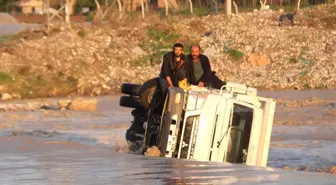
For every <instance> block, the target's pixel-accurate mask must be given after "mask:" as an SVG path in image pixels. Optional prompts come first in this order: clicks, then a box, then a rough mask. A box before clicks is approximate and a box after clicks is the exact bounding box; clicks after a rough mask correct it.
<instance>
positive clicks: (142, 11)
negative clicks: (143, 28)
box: [140, 0, 145, 19]
mask: <svg viewBox="0 0 336 185" xmlns="http://www.w3.org/2000/svg"><path fill="white" fill-rule="evenodd" d="M140 3H141V15H142V18H143V19H144V18H145V5H144V4H145V3H144V0H140Z"/></svg>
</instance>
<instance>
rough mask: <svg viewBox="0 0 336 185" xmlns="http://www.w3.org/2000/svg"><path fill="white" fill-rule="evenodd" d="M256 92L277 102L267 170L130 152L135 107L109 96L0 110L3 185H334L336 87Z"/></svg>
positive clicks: (0, 179)
mask: <svg viewBox="0 0 336 185" xmlns="http://www.w3.org/2000/svg"><path fill="white" fill-rule="evenodd" d="M259 94H260V95H262V96H267V97H272V98H275V99H276V100H277V102H278V105H277V108H276V114H275V120H274V126H273V131H272V138H271V147H270V153H269V161H268V167H267V168H260V167H254V166H245V165H233V164H228V163H210V162H199V161H187V160H177V159H167V158H162V157H147V156H141V155H135V154H130V153H128V150H127V143H126V142H125V137H124V135H125V131H126V129H127V128H128V127H129V125H130V122H131V120H132V117H131V115H130V111H131V109H127V108H122V107H119V104H118V100H119V97H118V96H109V97H99V98H98V110H97V112H75V111H58V110H37V111H32V112H0V184H1V185H14V184H20V185H23V184H31V185H40V184H41V185H42V184H43V185H47V184H48V185H49V184H63V185H68V184H69V185H70V184H71V185H77V184H78V185H84V184H85V185H86V184H88V185H91V184H122V185H127V184H286V185H287V184H288V185H291V184H312V185H315V184H316V185H319V184H330V185H331V184H336V175H335V174H330V173H326V172H327V171H328V169H330V168H331V167H332V166H336V104H335V103H336V90H313V91H276V92H260V93H259ZM52 101H55V102H56V100H52ZM0 103H3V102H0ZM19 103H20V102H19ZM284 168H285V169H286V170H284ZM318 171H321V172H318Z"/></svg>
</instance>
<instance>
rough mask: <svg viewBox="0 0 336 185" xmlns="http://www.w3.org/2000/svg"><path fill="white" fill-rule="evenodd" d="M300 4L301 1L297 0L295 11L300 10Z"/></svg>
mask: <svg viewBox="0 0 336 185" xmlns="http://www.w3.org/2000/svg"><path fill="white" fill-rule="evenodd" d="M300 3H301V0H297V4H296V10H300Z"/></svg>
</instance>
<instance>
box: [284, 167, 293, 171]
mask: <svg viewBox="0 0 336 185" xmlns="http://www.w3.org/2000/svg"><path fill="white" fill-rule="evenodd" d="M283 169H284V170H292V169H291V168H290V167H289V166H284V168H283Z"/></svg>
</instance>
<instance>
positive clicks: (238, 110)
mask: <svg viewBox="0 0 336 185" xmlns="http://www.w3.org/2000/svg"><path fill="white" fill-rule="evenodd" d="M252 121H253V109H251V108H249V107H245V106H242V105H239V104H234V109H233V116H232V125H231V127H230V128H229V129H230V132H229V133H230V138H229V143H228V151H227V154H226V162H230V163H245V162H246V157H247V153H248V145H249V141H250V134H251V126H252Z"/></svg>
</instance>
